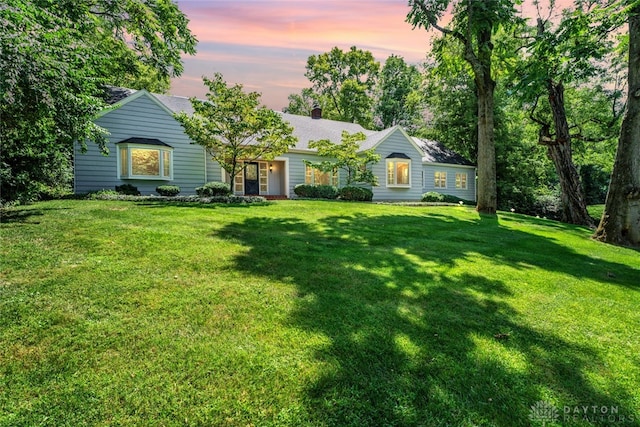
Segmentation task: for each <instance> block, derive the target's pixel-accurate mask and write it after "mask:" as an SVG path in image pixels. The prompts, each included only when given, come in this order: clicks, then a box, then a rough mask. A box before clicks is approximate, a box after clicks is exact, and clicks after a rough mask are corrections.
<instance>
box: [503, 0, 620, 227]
mask: <svg viewBox="0 0 640 427" xmlns="http://www.w3.org/2000/svg"><path fill="white" fill-rule="evenodd" d="M554 3H555V2H551V3H550V6H549V9H548V14H547V13H544V14H543V13H542V10H541V8H540V5H539V4H538V3H536V5H537V6H538V18H537V23H536V26H535V27H531V29H530V34H531V35H530V37H529V38H525V40H527V44H526V45H525V46H524V58H523V60H522V61H521V63H520V65H519V66H518V67H516V70H515V72H514V75H517V76H519V77H520V81H519V82H518V84H517V89H518V92H519V93H521V94H522V96H523V99H524V100H525V101H528V102H529V105H531V106H532V108H531V114H530V118H531V120H533V121H534V122H535V123H537V124H538V125H539V130H540V131H539V144H541V145H543V146H544V147H546V150H547V154H548V156H549V158H550V159H551V160H552V161H553V164H554V166H555V169H556V173H557V175H558V179H559V183H560V195H561V202H562V220H563V221H564V222H569V223H573V224H580V225H588V226H592V225H593V221H592V219H591V217H590V216H589V213H588V212H587V205H586V198H585V195H584V191H583V186H582V183H581V179H580V174H579V172H578V169H577V167H576V166H575V164H574V161H573V149H572V140H573V139H574V135H573V134H572V132H571V125H570V123H569V112H568V111H567V102H566V101H565V95H566V93H565V89H566V87H567V85H570V84H574V85H575V84H579V83H581V82H586V81H589V80H592V79H593V78H594V77H595V76H597V75H598V73H600V72H601V68H602V67H601V66H598V64H599V63H602V61H603V60H604V58H605V55H606V54H607V53H608V52H610V50H611V44H610V43H608V42H607V40H606V33H605V34H602V33H600V32H599V31H594V29H593V28H592V27H593V19H592V17H591V12H592V10H591V9H593V7H594V5H595V2H582V1H576V2H575V5H574V6H573V7H572V8H565V9H564V10H563V16H562V19H561V21H560V22H559V23H554V22H553V20H552V19H550V17H551V16H553V14H554V6H555V5H554ZM543 15H546V18H543ZM542 97H544V98H546V102H547V103H548V106H549V108H548V109H540V108H537V107H538V105H539V100H540V99H541V98H542ZM536 110H537V111H536ZM543 112H547V114H545V113H543ZM547 116H548V117H547Z"/></svg>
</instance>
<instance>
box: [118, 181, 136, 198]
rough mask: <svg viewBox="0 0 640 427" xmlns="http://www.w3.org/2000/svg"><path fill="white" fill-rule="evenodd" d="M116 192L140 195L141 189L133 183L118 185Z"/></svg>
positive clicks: (126, 194)
mask: <svg viewBox="0 0 640 427" xmlns="http://www.w3.org/2000/svg"><path fill="white" fill-rule="evenodd" d="M116 193H118V194H124V195H125V196H139V195H140V191H138V187H136V186H135V185H132V184H122V185H116Z"/></svg>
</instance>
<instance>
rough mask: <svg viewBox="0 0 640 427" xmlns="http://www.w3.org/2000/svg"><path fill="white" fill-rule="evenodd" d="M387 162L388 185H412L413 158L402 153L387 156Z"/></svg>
mask: <svg viewBox="0 0 640 427" xmlns="http://www.w3.org/2000/svg"><path fill="white" fill-rule="evenodd" d="M394 154H395V153H394ZM405 157H406V158H405ZM386 162H387V187H410V186H411V159H410V158H409V157H408V156H406V155H402V157H387V159H386Z"/></svg>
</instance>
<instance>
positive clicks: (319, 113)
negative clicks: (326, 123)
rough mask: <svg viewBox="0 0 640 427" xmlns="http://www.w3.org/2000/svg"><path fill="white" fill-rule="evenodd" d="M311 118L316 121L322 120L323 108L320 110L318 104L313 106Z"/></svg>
mask: <svg viewBox="0 0 640 427" xmlns="http://www.w3.org/2000/svg"><path fill="white" fill-rule="evenodd" d="M311 118H312V119H314V120H315V119H321V118H322V108H320V106H319V105H318V104H315V105H314V106H313V110H311Z"/></svg>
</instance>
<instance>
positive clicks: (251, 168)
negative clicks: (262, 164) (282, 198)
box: [244, 163, 260, 195]
mask: <svg viewBox="0 0 640 427" xmlns="http://www.w3.org/2000/svg"><path fill="white" fill-rule="evenodd" d="M259 193H260V182H259V181H258V164H257V163H247V164H246V168H245V170H244V194H246V195H256V194H259Z"/></svg>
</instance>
